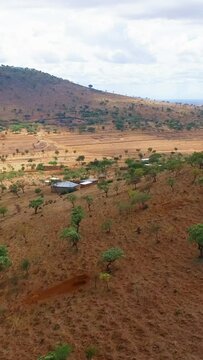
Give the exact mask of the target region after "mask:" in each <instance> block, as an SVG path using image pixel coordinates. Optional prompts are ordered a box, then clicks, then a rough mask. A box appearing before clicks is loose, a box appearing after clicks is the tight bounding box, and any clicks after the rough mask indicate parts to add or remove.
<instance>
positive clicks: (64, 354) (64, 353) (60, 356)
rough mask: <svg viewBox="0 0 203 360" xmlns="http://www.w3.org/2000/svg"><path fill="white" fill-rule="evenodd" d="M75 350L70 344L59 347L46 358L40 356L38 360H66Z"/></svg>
mask: <svg viewBox="0 0 203 360" xmlns="http://www.w3.org/2000/svg"><path fill="white" fill-rule="evenodd" d="M72 351H73V348H72V346H71V345H69V344H65V345H61V346H58V347H57V348H56V349H55V350H54V351H52V352H49V353H48V354H47V355H45V356H40V357H39V358H38V360H66V359H67V358H68V357H69V356H70V354H71V353H72Z"/></svg>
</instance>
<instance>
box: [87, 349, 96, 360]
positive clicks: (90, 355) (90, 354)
mask: <svg viewBox="0 0 203 360" xmlns="http://www.w3.org/2000/svg"><path fill="white" fill-rule="evenodd" d="M96 354H97V348H96V347H95V346H88V348H87V349H86V350H85V355H86V359H87V360H92V359H93V357H94V356H95V355H96Z"/></svg>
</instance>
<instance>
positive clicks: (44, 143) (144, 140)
mask: <svg viewBox="0 0 203 360" xmlns="http://www.w3.org/2000/svg"><path fill="white" fill-rule="evenodd" d="M0 139H1V143H0V151H1V155H4V156H6V155H7V158H6V161H1V162H0V170H7V171H9V170H10V169H11V167H13V168H14V169H20V168H21V166H22V164H24V165H25V166H26V168H29V165H31V163H29V162H28V160H29V159H32V160H33V163H35V164H37V163H44V164H48V162H49V161H51V160H53V158H54V156H56V153H55V152H56V151H57V152H59V153H58V154H57V161H58V163H59V164H60V163H62V164H65V165H68V166H70V165H74V164H75V162H76V159H77V157H78V156H79V155H84V156H85V161H87V162H88V161H92V160H94V159H95V158H97V159H101V158H102V157H104V156H106V157H113V156H118V155H122V156H123V157H128V156H135V155H136V154H137V151H136V150H137V149H140V150H141V151H143V152H144V153H146V152H147V149H148V148H149V147H152V148H153V149H156V150H157V151H159V152H163V153H170V152H171V151H173V150H174V148H177V149H178V150H179V151H180V152H182V153H185V154H187V153H192V152H193V151H202V150H203V131H198V132H196V131H195V132H189V133H188V132H184V131H183V132H180V133H178V134H169V133H163V134H157V133H156V132H154V133H153V132H150V133H147V132H141V131H136V132H133V133H132V132H122V133H120V132H118V131H115V130H114V131H113V130H112V131H111V132H104V131H103V132H102V131H98V132H97V133H96V134H80V135H79V134H77V133H72V132H69V131H64V130H63V129H62V130H60V131H58V133H57V134H55V133H50V134H47V132H45V131H44V130H43V129H42V130H40V131H39V132H37V134H33V135H32V134H29V135H28V134H27V133H26V131H22V132H21V133H20V134H15V133H12V132H10V131H7V133H6V134H5V133H2V134H0ZM16 149H17V150H18V153H16Z"/></svg>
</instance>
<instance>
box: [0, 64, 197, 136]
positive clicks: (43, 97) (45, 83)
mask: <svg viewBox="0 0 203 360" xmlns="http://www.w3.org/2000/svg"><path fill="white" fill-rule="evenodd" d="M22 123H23V124H30V123H40V124H44V125H54V126H66V127H68V128H70V129H71V128H75V127H79V129H80V131H81V132H82V131H92V132H93V131H95V129H96V128H97V127H98V126H99V127H101V126H103V127H104V126H105V128H106V129H111V128H114V127H116V128H117V129H118V130H128V129H130V130H135V129H141V130H148V129H156V130H157V131H163V130H168V129H171V130H183V129H188V130H191V129H196V128H200V127H203V107H197V106H193V105H182V104H172V103H169V102H158V101H157V102H156V101H152V100H149V99H141V98H139V97H138V98H131V97H126V96H121V95H116V94H111V93H107V92H103V91H99V90H95V89H94V88H92V87H84V86H80V85H77V84H74V83H72V82H70V81H68V80H63V79H61V78H57V77H55V76H52V75H49V74H46V73H43V72H41V71H37V70H34V69H28V68H25V69H24V68H18V67H11V66H3V65H2V66H1V67H0V129H3V128H4V127H9V126H11V125H13V124H22Z"/></svg>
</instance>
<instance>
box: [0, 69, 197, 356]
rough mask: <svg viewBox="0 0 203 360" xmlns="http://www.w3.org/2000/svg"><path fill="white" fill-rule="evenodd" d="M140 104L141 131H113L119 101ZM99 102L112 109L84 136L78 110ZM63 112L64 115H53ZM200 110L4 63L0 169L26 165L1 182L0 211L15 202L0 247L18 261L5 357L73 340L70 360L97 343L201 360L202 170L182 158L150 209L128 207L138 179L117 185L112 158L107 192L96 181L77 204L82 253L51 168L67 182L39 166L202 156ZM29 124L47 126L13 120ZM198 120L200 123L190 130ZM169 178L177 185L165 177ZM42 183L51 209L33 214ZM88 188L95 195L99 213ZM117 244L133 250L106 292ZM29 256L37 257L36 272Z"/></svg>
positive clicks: (113, 351)
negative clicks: (195, 234) (172, 124)
mask: <svg viewBox="0 0 203 360" xmlns="http://www.w3.org/2000/svg"><path fill="white" fill-rule="evenodd" d="M23 82H24V86H23ZM28 85H29V86H28ZM1 86H2V89H3V90H1ZM40 91H41V92H40ZM68 91H69V93H68ZM82 93H83V95H82ZM67 94H68V96H67ZM82 99H83V100H82ZM102 99H103V100H102ZM65 100H67V102H68V105H67V104H65V105H64V106H65V107H64V106H63V103H65ZM107 100H108V101H107ZM40 101H41V103H40ZM132 102H133V103H135V104H137V105H136V106H135V109H136V111H138V114H139V116H141V118H142V120H141V122H140V123H139V127H138V128H136V129H134V130H133V129H132V128H130V125H129V124H128V125H129V126H128V125H126V123H125V127H124V129H123V131H118V130H116V129H115V126H114V125H115V122H114V120H115V118H114V117H112V113H111V111H112V109H113V107H114V106H116V107H118V106H119V109H120V110H119V111H120V112H121V113H120V115H121V116H124V114H126V111H131V112H132V113H133V111H134V106H132ZM101 103H102V105H101ZM39 104H41V107H40V105H39ZM55 104H56V105H55ZM76 104H77V105H76ZM98 104H100V105H99V108H101V107H102V106H104V107H105V109H103V110H104V111H108V114H107V116H106V118H105V119H104V122H99V123H96V124H94V125H93V126H95V132H94V133H90V132H88V131H83V132H82V133H81V132H80V131H78V126H79V125H80V124H87V118H86V117H82V115H81V113H80V106H82V107H84V106H85V105H88V106H89V107H90V108H91V109H95V108H97V107H98ZM126 104H128V105H126ZM128 106H130V109H131V110H129V108H128ZM66 107H68V109H67V108H66ZM71 107H72V108H71ZM168 107H170V108H171V109H172V110H169V111H168V110H167V108H168ZM39 108H40V109H41V110H37V109H39ZM62 108H63V109H65V116H64V117H61V115H60V116H59V117H58V116H56V113H57V112H58V111H62ZM14 109H16V110H14ZM114 109H115V108H114ZM126 109H127V110H126ZM20 110H21V111H20ZM69 110H70V111H69ZM71 111H72V113H71ZM201 111H202V109H201V108H200V107H199V108H198V107H195V106H182V105H177V104H174V105H171V104H167V103H157V102H152V101H149V100H142V99H139V98H136V99H135V98H126V97H121V96H117V95H113V94H107V93H102V92H99V91H96V90H93V89H88V88H84V87H79V85H75V84H72V83H70V82H68V81H64V80H62V79H57V78H54V77H51V76H50V75H48V74H43V73H39V72H36V71H34V70H32V71H31V70H22V69H18V68H10V67H3V68H2V67H1V68H0V127H2V132H0V155H1V158H0V175H2V176H3V175H4V174H5V173H9V171H11V170H12V169H15V170H17V169H22V168H23V169H24V170H25V171H24V173H23V174H18V176H17V177H16V178H13V179H11V180H8V179H7V180H2V179H1V178H0V184H2V183H3V184H4V185H5V186H6V189H5V191H3V192H2V193H0V207H1V206H6V207H7V209H8V212H7V213H6V214H5V216H2V215H1V214H0V244H4V245H6V246H7V247H8V252H9V256H10V258H11V260H12V265H11V266H10V267H9V268H8V269H6V270H4V271H2V272H0V344H1V346H0V360H22V359H23V360H38V358H39V357H40V356H41V355H45V354H47V353H48V352H49V351H51V350H52V349H54V348H55V347H56V346H57V345H58V344H64V343H69V344H72V345H73V347H74V352H73V354H71V356H70V359H72V360H85V355H84V351H85V349H86V348H87V347H88V346H89V345H93V346H95V347H96V348H97V349H98V354H97V355H96V356H95V357H94V359H95V360H124V359H125V360H202V354H203V307H202V304H203V293H202V280H203V274H202V265H203V263H202V260H201V259H199V258H198V255H199V252H198V249H197V246H195V245H192V244H191V243H189V242H188V241H187V238H188V234H187V229H188V227H189V226H191V225H193V224H198V223H202V217H203V205H202V204H203V188H202V186H201V184H200V183H198V182H195V181H194V175H195V171H197V172H198V176H199V177H200V178H201V177H202V176H203V174H202V170H201V169H198V170H194V169H196V168H193V167H191V166H190V165H188V164H185V165H184V166H183V167H182V169H181V170H180V171H179V172H177V173H174V172H171V171H170V172H169V171H164V172H161V173H159V174H158V175H157V181H156V182H150V189H149V188H148V190H150V196H151V198H150V200H149V201H148V207H147V208H146V209H141V208H140V207H138V206H136V207H135V208H134V209H133V210H132V209H131V211H129V212H127V211H122V212H121V211H119V206H118V204H119V203H125V202H127V201H129V194H128V192H129V190H130V189H132V185H127V183H126V182H125V181H124V180H123V176H120V179H119V181H116V178H117V176H118V174H117V172H116V171H117V170H118V168H117V167H116V165H113V166H112V167H111V168H109V170H108V171H107V178H109V179H111V180H113V183H111V185H110V191H109V195H108V197H105V196H104V194H103V192H102V191H101V190H99V189H98V187H97V185H91V186H90V187H87V188H80V189H79V190H77V192H76V195H77V201H76V205H81V206H82V207H83V208H84V210H85V218H84V219H83V220H82V222H81V229H80V232H81V240H80V241H79V245H78V247H79V250H78V252H77V251H75V250H74V249H73V248H71V246H70V244H69V242H68V241H66V240H64V239H62V238H61V237H60V233H61V230H62V229H64V228H65V227H68V226H69V225H70V215H71V209H72V205H71V204H70V202H69V201H68V200H67V199H66V195H65V196H59V195H57V194H56V193H53V192H51V189H50V186H48V185H45V183H44V182H43V180H45V179H46V178H47V177H49V176H51V175H57V176H59V177H60V178H61V179H62V178H63V175H62V169H55V168H54V167H53V169H50V170H49V171H44V172H43V171H41V172H39V171H36V170H35V168H33V169H32V168H31V165H32V164H33V163H34V164H36V165H37V164H39V163H43V164H45V165H48V163H49V161H50V160H54V159H55V158H56V157H57V164H58V165H68V166H69V167H71V168H74V169H75V170H77V169H78V168H79V167H80V166H81V162H80V161H76V159H77V157H78V156H79V155H84V156H85V159H84V162H85V163H88V162H89V161H92V160H94V159H95V158H97V159H102V158H103V157H108V158H111V157H117V158H119V160H118V166H119V167H121V168H122V167H124V160H125V159H126V158H128V157H133V158H136V159H138V158H139V156H138V155H139V153H140V152H142V154H143V156H146V157H148V156H149V155H150V154H151V153H152V152H153V149H155V150H156V151H157V152H160V153H165V154H167V155H169V154H170V153H175V155H176V154H177V152H181V153H182V154H183V155H187V154H190V153H192V152H194V151H203V130H202V125H201V124H202V123H201V116H202V112H201ZM47 112H48V113H49V114H50V115H49V116H48V115H47V116H46V117H45V114H47ZM109 112H110V113H111V114H109ZM28 113H29V114H28ZM169 113H170V114H171V113H173V115H175V117H176V120H178V121H179V124H181V126H182V127H181V129H179V130H178V131H176V130H174V129H171V128H169V127H167V125H166V124H167V123H166V121H167V119H169ZM26 114H27V115H30V116H27V117H25V115H26ZM70 114H72V115H70ZM83 115H84V113H83ZM70 116H71V118H70ZM133 116H134V115H133ZM170 116H171V115H170ZM130 117H131V116H130ZM158 118H159V122H160V124H161V125H160V126H156V124H157V123H156V120H157V119H158ZM43 119H44V120H45V123H42V122H40V121H41V120H43ZM143 119H144V120H143ZM59 120H60V121H59ZM20 122H24V123H26V124H27V123H33V122H37V123H38V129H37V130H36V129H35V130H36V131H32V132H31V133H30V132H29V131H28V132H27V130H25V129H22V130H21V131H17V133H15V132H13V129H12V128H11V125H12V124H19V123H20ZM191 122H193V123H194V122H196V124H197V128H196V127H195V128H192V129H191V130H187V128H186V127H187V124H190V123H191ZM88 126H89V125H88ZM91 126H92V125H91ZM73 128H74V129H73ZM132 130H133V131H132ZM149 148H152V149H150V150H149ZM30 159H31V160H32V161H30ZM83 165H85V164H83ZM122 171H123V170H122ZM122 171H121V172H122ZM124 172H125V169H124ZM96 175H98V174H95V173H92V174H90V176H96ZM121 175H123V174H121ZM171 176H172V177H173V179H174V190H173V189H171V188H170V186H169V185H168V184H167V179H168V178H169V177H171ZM16 181H20V182H22V183H23V184H24V188H23V190H24V192H22V191H21V192H20V194H19V197H18V196H16V195H15V194H13V193H11V192H10V191H9V185H11V184H12V183H15V182H16ZM115 184H118V188H117V189H116V188H115ZM146 185H147V180H146V179H145V178H142V181H141V183H140V184H138V185H137V187H138V189H140V190H141V191H143V189H145V190H146ZM36 188H40V189H41V190H42V192H43V194H44V205H43V206H41V208H40V209H39V211H38V213H37V214H34V210H33V209H31V208H29V202H30V201H31V200H33V199H35V198H36V197H38V195H36V192H35V190H36ZM117 190H118V191H117ZM117 192H118V194H117ZM85 195H92V196H93V204H92V210H91V211H90V212H89V211H88V207H87V203H86V201H85V200H84V198H83V197H84V196H85ZM108 219H111V220H112V228H111V231H110V232H109V233H106V232H104V231H103V230H102V224H103V223H104V222H105V221H106V220H108ZM155 224H156V225H157V226H158V228H159V232H158V237H157V236H156V234H155V233H154V232H153V230H152V228H153V225H155ZM138 227H140V229H141V233H140V234H138V233H137V232H136V229H137V228H138ZM111 247H120V248H121V249H122V250H123V251H124V255H125V256H124V257H123V258H122V259H119V260H117V261H116V262H115V263H114V265H113V270H112V273H111V277H110V281H109V289H108V288H107V286H106V283H105V282H104V281H102V280H101V279H100V278H99V274H100V273H101V272H102V271H105V266H104V264H103V263H102V261H101V253H102V251H104V250H107V249H109V248H111ZM23 259H28V260H29V262H30V268H29V270H28V272H25V270H23V269H22V266H21V264H22V260H23Z"/></svg>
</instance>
